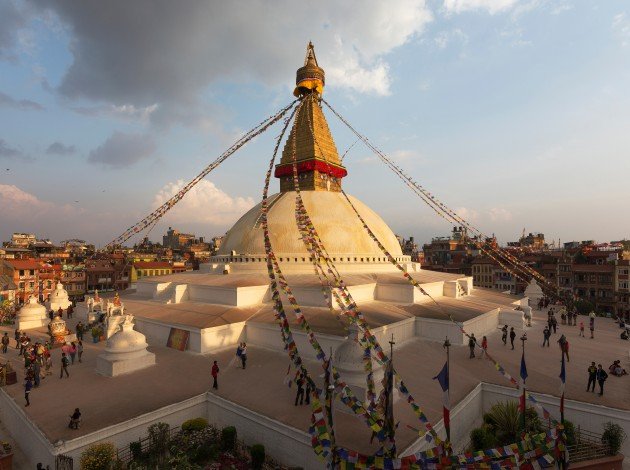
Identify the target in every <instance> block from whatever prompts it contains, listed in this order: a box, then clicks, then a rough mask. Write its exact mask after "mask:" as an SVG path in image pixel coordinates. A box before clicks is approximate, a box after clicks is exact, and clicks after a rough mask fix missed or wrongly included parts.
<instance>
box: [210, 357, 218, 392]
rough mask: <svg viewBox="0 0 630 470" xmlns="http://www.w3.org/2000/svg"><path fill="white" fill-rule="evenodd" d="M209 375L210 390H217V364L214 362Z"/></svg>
mask: <svg viewBox="0 0 630 470" xmlns="http://www.w3.org/2000/svg"><path fill="white" fill-rule="evenodd" d="M210 374H211V375H212V388H214V389H218V388H219V383H218V382H217V380H218V378H219V365H218V364H217V361H214V363H213V364H212V371H211V372H210Z"/></svg>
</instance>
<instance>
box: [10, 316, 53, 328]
mask: <svg viewBox="0 0 630 470" xmlns="http://www.w3.org/2000/svg"><path fill="white" fill-rule="evenodd" d="M16 325H17V326H16V328H17V329H18V330H20V331H21V330H33V329H35V328H41V327H42V326H46V325H48V318H39V319H34V320H20V319H19V318H18V320H17V323H16Z"/></svg>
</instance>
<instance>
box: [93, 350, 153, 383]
mask: <svg viewBox="0 0 630 470" xmlns="http://www.w3.org/2000/svg"><path fill="white" fill-rule="evenodd" d="M153 365H155V354H153V353H151V352H147V353H146V354H145V355H143V356H140V357H136V358H133V359H130V360H128V361H110V360H108V359H105V358H104V357H100V356H99V357H97V358H96V372H97V373H98V374H100V375H104V376H106V377H116V376H118V375H123V374H129V373H131V372H135V371H137V370H140V369H144V368H146V367H150V366H153Z"/></svg>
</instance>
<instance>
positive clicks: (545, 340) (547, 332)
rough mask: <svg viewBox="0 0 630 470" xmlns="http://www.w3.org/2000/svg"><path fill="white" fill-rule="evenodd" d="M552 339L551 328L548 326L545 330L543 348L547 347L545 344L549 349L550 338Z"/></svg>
mask: <svg viewBox="0 0 630 470" xmlns="http://www.w3.org/2000/svg"><path fill="white" fill-rule="evenodd" d="M550 337H551V331H549V327H548V326H546V327H545V329H544V330H543V344H542V347H543V348H544V347H545V343H546V344H547V347H549V338H550Z"/></svg>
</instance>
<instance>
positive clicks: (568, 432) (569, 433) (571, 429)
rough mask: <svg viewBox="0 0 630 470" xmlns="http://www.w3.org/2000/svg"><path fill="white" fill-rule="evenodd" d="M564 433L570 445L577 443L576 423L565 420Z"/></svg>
mask: <svg viewBox="0 0 630 470" xmlns="http://www.w3.org/2000/svg"><path fill="white" fill-rule="evenodd" d="M564 435H565V438H566V442H567V445H568V446H574V445H575V444H577V436H576V435H575V425H574V424H573V423H572V422H571V421H567V420H566V419H565V420H564Z"/></svg>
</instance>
